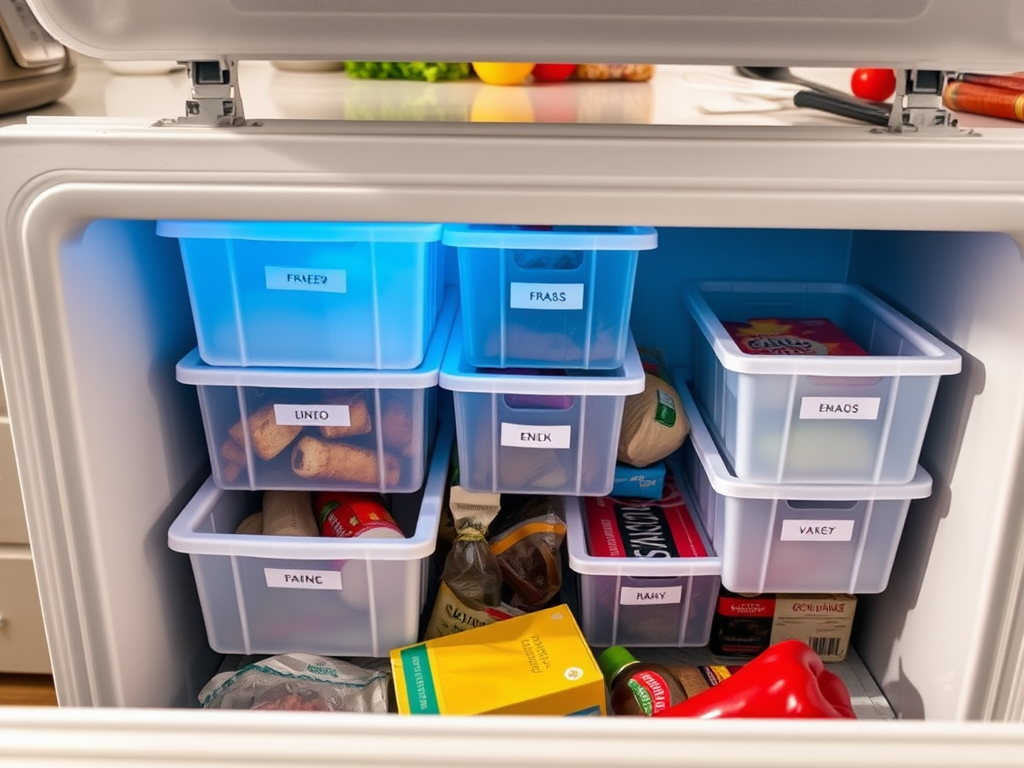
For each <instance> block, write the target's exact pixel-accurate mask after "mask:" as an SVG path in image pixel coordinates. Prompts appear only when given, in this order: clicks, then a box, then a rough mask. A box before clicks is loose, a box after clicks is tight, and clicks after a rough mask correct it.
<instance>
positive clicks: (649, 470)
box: [609, 461, 665, 499]
mask: <svg viewBox="0 0 1024 768" xmlns="http://www.w3.org/2000/svg"><path fill="white" fill-rule="evenodd" d="M664 486H665V462H663V461H659V462H657V463H655V464H651V465H650V466H649V467H642V468H641V467H631V466H629V465H628V464H622V463H617V464H616V465H615V485H614V486H612V492H611V494H609V495H611V496H615V497H617V498H622V499H660V498H661V494H662V491H663V490H664Z"/></svg>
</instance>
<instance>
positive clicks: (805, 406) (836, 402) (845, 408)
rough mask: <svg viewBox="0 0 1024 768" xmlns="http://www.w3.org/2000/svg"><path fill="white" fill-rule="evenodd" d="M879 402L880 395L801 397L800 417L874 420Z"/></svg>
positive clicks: (876, 416)
mask: <svg viewBox="0 0 1024 768" xmlns="http://www.w3.org/2000/svg"><path fill="white" fill-rule="evenodd" d="M881 402H882V399H881V398H880V397H802V398H800V418H801V419H856V420H858V421H874V420H875V419H877V418H878V406H879V404H880V403H881Z"/></svg>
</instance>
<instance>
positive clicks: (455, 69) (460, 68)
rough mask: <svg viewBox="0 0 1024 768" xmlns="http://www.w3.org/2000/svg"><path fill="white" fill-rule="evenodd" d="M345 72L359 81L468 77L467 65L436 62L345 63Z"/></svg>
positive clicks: (428, 79)
mask: <svg viewBox="0 0 1024 768" xmlns="http://www.w3.org/2000/svg"><path fill="white" fill-rule="evenodd" d="M345 72H346V73H347V74H348V76H349V77H355V78H359V79H361V80H426V81H427V82H428V83H435V82H437V81H439V80H458V79H459V78H462V77H468V76H469V64H448V63H443V62H436V61H346V62H345Z"/></svg>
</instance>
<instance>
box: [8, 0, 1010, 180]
mask: <svg viewBox="0 0 1024 768" xmlns="http://www.w3.org/2000/svg"><path fill="white" fill-rule="evenodd" d="M28 3H29V5H30V6H31V8H32V10H33V12H34V13H35V15H36V17H37V18H38V19H39V21H40V23H42V25H43V26H44V27H45V28H46V29H47V31H49V32H50V33H51V34H52V35H53V36H54V37H56V38H57V39H58V40H59V41H60V42H61V43H63V44H65V45H66V46H68V47H69V48H71V49H72V50H75V51H77V52H79V53H82V54H85V55H88V56H92V57H94V58H99V59H114V60H118V59H120V60H126V59H127V60H130V59H140V60H150V61H161V60H162V61H166V60H174V61H201V60H208V59H214V58H217V57H221V56H233V57H237V58H242V59H287V58H294V59H326V60H339V59H354V60H362V61H574V62H588V61H604V62H608V61H611V62H630V61H632V62H651V63H655V64H657V63H694V64H722V65H725V66H732V65H734V64H737V63H743V64H749V65H755V64H756V65H759V66H769V65H772V66H836V67H842V66H847V67H870V66H883V67H905V68H931V69H947V70H954V71H956V70H965V69H974V70H982V71H984V70H986V69H987V70H991V71H998V72H1010V71H1014V70H1016V69H1018V68H1019V66H1020V60H1021V49H1020V40H1021V39H1024V14H1021V13H1020V12H1019V9H1018V6H1019V1H1018V0H987V2H984V3H979V2H964V1H963V0H898V2H897V1H896V0H858V1H857V2H844V1H843V0H817V2H808V0H757V2H752V0H620V1H619V2H603V3H595V2H594V0H388V2H386V3H385V2H381V0H172V1H171V2H168V0H130V2H129V0H28ZM243 90H244V88H243ZM568 194H573V193H572V192H569V193H568Z"/></svg>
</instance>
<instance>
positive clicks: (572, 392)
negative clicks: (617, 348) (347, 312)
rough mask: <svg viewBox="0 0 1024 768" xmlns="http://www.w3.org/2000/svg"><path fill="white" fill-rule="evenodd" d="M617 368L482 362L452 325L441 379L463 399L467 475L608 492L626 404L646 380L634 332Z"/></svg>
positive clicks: (552, 490) (522, 488)
mask: <svg viewBox="0 0 1024 768" xmlns="http://www.w3.org/2000/svg"><path fill="white" fill-rule="evenodd" d="M628 341H629V348H628V349H627V352H626V359H625V362H624V363H623V365H622V366H621V367H619V368H616V369H615V370H614V371H591V372H586V371H565V372H562V371H557V372H556V371H539V372H533V373H530V372H523V371H515V372H513V371H501V370H494V369H491V370H480V369H477V368H474V367H473V366H471V365H469V364H468V363H467V362H466V361H465V359H464V358H463V354H462V353H463V349H464V347H463V343H462V342H463V333H462V327H461V325H460V324H459V322H458V321H456V323H455V326H454V327H453V328H452V335H451V339H450V341H449V343H448V350H447V352H446V353H445V357H444V362H443V363H442V365H441V374H440V378H439V383H440V385H441V387H442V388H443V389H448V390H451V391H452V392H453V394H454V400H455V424H456V433H457V435H458V444H459V478H460V482H461V485H462V487H463V488H465V489H466V490H468V491H473V492H478V493H540V494H550V495H555V496H605V495H607V494H608V492H609V491H611V489H612V485H613V483H614V477H615V456H616V453H617V451H618V444H619V431H620V428H621V426H622V409H623V406H624V404H625V401H626V396H627V395H635V394H637V393H638V392H642V391H643V388H644V369H643V366H642V365H641V363H640V355H639V353H638V352H637V349H636V344H635V343H634V342H633V340H632V337H630V338H629V339H628Z"/></svg>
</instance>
